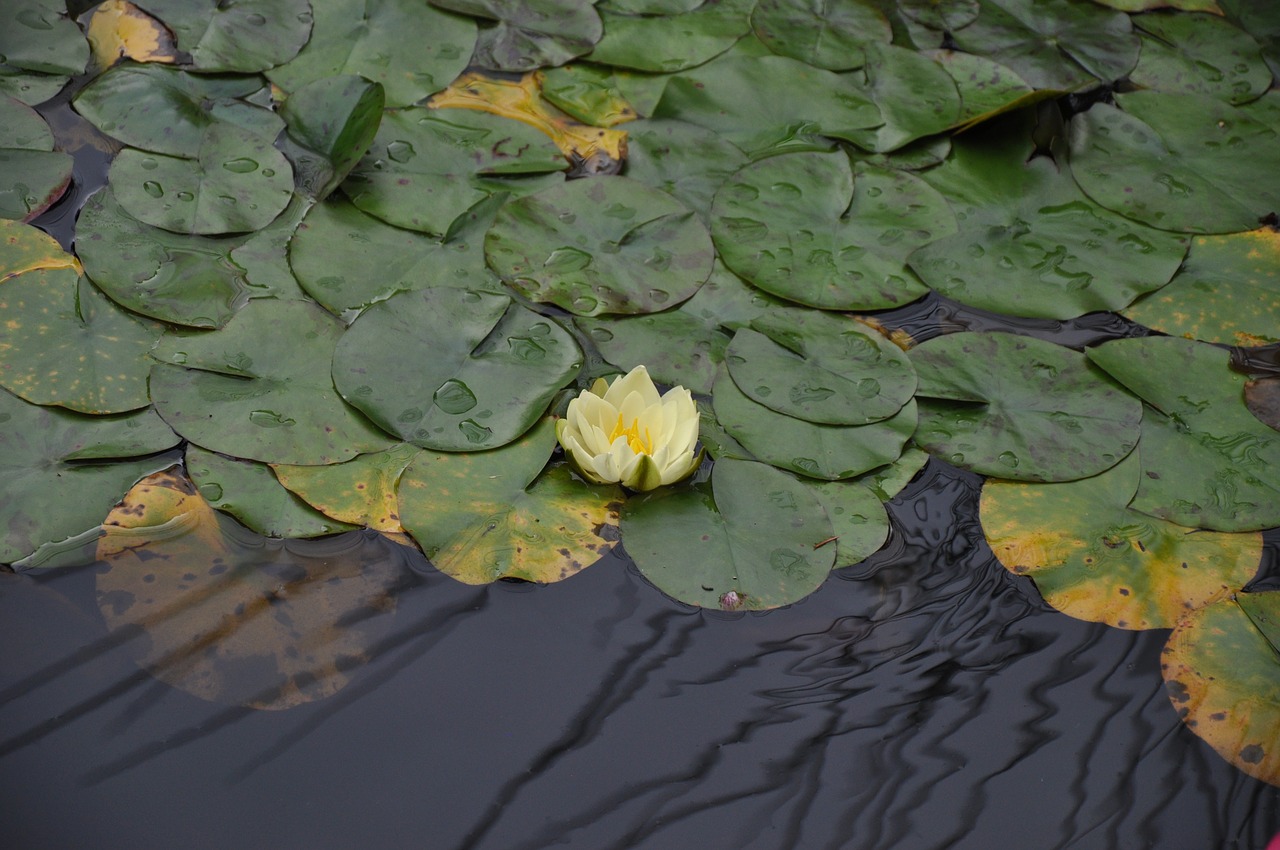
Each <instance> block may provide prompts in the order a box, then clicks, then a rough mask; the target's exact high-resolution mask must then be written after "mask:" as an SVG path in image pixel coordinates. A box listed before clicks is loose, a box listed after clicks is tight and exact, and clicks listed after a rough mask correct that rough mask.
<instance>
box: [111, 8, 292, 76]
mask: <svg viewBox="0 0 1280 850" xmlns="http://www.w3.org/2000/svg"><path fill="white" fill-rule="evenodd" d="M136 2H137V5H138V6H139V7H140V8H142V9H143V10H144V11H146V12H149V13H150V14H152V15H154V16H155V17H156V18H158V19H160V20H161V21H163V22H164V25H165V26H166V27H168V29H169V30H170V32H172V33H173V35H174V40H175V41H176V42H177V45H178V49H179V50H182V51H184V52H186V53H187V54H189V55H190V57H191V64H192V67H193V68H195V69H196V70H199V71H204V72H215V71H216V72H221V73H226V72H242V73H243V72H253V71H265V70H266V69H268V68H271V67H274V66H276V65H279V64H281V63H282V62H287V61H289V60H290V59H292V58H293V57H294V56H296V55H297V53H298V51H299V50H300V49H301V48H302V45H304V44H306V43H307V39H308V38H309V37H310V36H311V3H310V2H308V0H236V2H234V3H226V2H219V0H196V1H195V2H193V0H136Z"/></svg>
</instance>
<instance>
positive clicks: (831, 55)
mask: <svg viewBox="0 0 1280 850" xmlns="http://www.w3.org/2000/svg"><path fill="white" fill-rule="evenodd" d="M751 28H752V29H753V30H755V33H756V37H757V38H759V39H760V40H761V41H763V42H764V43H765V44H766V45H767V46H768V48H769V49H770V50H772V51H773V52H774V53H776V54H778V55H779V56H789V57H791V58H792V59H799V60H800V61H801V62H804V63H805V64H808V65H813V66H814V67H817V68H826V69H827V70H828V71H847V70H849V69H851V68H861V67H862V66H863V64H864V63H865V62H866V61H867V59H866V56H865V55H864V53H863V51H864V48H866V46H867V44H868V43H870V42H878V43H882V44H888V43H889V40H890V38H892V37H893V30H892V28H891V27H890V26H889V21H888V20H887V19H886V18H885V16H884V15H883V14H881V12H880V11H879V10H878V9H876V8H875V7H874V6H872V5H870V4H867V3H862V2H859V0H835V1H834V2H826V0H823V1H822V2H815V0H760V2H759V3H757V4H756V7H755V9H754V10H753V11H752V12H751Z"/></svg>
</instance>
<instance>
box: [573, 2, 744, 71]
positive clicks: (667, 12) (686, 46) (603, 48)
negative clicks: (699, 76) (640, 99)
mask: <svg viewBox="0 0 1280 850" xmlns="http://www.w3.org/2000/svg"><path fill="white" fill-rule="evenodd" d="M751 5H752V4H751V0H703V2H691V3H687V4H686V3H681V4H675V5H674V6H672V7H668V8H662V9H659V8H657V7H654V6H650V7H648V8H647V9H646V11H643V12H638V11H636V9H635V8H628V9H621V8H619V7H618V4H614V3H608V4H606V3H601V4H599V7H598V8H599V9H600V17H601V19H602V20H603V23H604V34H603V36H602V37H601V38H600V40H599V41H598V42H597V43H596V45H595V47H593V48H592V50H591V52H590V53H589V54H587V55H586V57H585V58H587V59H589V60H591V61H592V62H598V63H600V64H601V65H613V66H616V67H620V68H631V69H634V70H637V71H650V72H656V73H670V72H673V71H682V70H684V69H686V68H692V67H694V66H695V65H701V64H702V63H704V62H706V61H708V60H709V59H712V58H713V57H716V56H719V55H720V54H721V53H723V52H725V51H726V50H728V49H729V48H730V47H732V46H733V43H734V42H735V41H737V40H738V39H739V38H740V37H741V36H743V35H744V34H745V33H747V32H748V31H750V29H751V22H750V15H751Z"/></svg>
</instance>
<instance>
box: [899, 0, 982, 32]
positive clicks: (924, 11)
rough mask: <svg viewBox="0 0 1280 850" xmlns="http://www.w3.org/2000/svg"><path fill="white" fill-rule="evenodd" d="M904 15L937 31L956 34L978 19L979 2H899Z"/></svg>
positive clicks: (953, 0)
mask: <svg viewBox="0 0 1280 850" xmlns="http://www.w3.org/2000/svg"><path fill="white" fill-rule="evenodd" d="M898 8H899V10H900V11H901V12H902V14H903V15H906V16H907V17H908V18H910V19H911V20H913V21H915V22H916V23H918V24H922V25H923V26H926V27H929V28H930V29H935V30H946V31H948V32H955V31H956V30H958V29H962V28H964V27H967V26H969V24H971V23H973V22H974V21H975V20H977V18H978V8H979V7H978V0H898Z"/></svg>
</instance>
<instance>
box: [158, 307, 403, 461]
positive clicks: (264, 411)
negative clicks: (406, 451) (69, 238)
mask: <svg viewBox="0 0 1280 850" xmlns="http://www.w3.org/2000/svg"><path fill="white" fill-rule="evenodd" d="M341 335H342V323H341V322H339V321H338V320H337V319H335V318H333V317H332V316H331V315H329V314H328V313H326V312H325V311H324V310H322V309H320V308H319V307H318V306H315V305H313V304H308V303H306V302H302V301H271V300H261V301H252V302H250V303H249V304H246V305H245V306H244V308H243V309H241V310H240V311H239V312H238V313H236V315H235V316H234V317H233V318H232V319H231V321H229V322H227V324H226V326H225V327H224V328H222V329H221V330H219V331H212V332H190V331H188V332H175V331H170V332H169V333H168V334H166V335H165V336H164V337H163V338H162V339H161V340H160V343H159V344H158V346H157V348H156V351H155V354H154V356H155V357H156V358H157V359H158V360H161V361H162V362H161V363H158V364H156V365H155V366H154V367H153V368H152V371H151V397H152V400H153V401H154V403H155V406H156V410H158V411H159V412H160V415H161V416H162V417H164V419H165V421H166V422H168V423H169V424H170V425H171V426H172V427H173V429H174V430H175V431H177V432H178V433H179V434H181V435H182V436H184V437H186V438H187V439H188V440H190V441H191V442H193V443H196V444H197V445H200V446H203V447H204V448H206V449H211V450H213V451H216V452H221V453H222V454H225V455H232V456H234V457H240V458H247V459H249V460H260V461H264V462H266V463H298V464H319V463H337V462H339V461H344V460H350V459H351V458H353V457H355V456H356V455H357V454H360V453H361V452H371V451H379V450H381V449H385V448H387V447H388V446H390V445H391V443H392V441H391V439H390V438H388V437H387V436H386V435H385V434H384V433H382V432H381V431H379V430H378V429H377V428H375V427H374V426H373V425H372V424H370V423H369V422H368V420H366V419H365V418H364V417H363V416H361V415H360V413H359V412H358V411H356V410H355V409H354V408H352V407H349V406H348V405H346V404H345V403H344V402H343V401H342V399H341V398H340V397H339V396H338V394H337V392H335V391H334V388H333V381H332V379H331V377H330V363H331V361H332V359H333V351H334V347H335V346H336V345H337V344H338V339H339V337H340V336H341Z"/></svg>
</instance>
